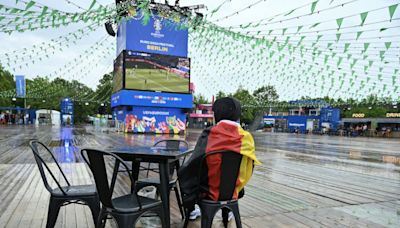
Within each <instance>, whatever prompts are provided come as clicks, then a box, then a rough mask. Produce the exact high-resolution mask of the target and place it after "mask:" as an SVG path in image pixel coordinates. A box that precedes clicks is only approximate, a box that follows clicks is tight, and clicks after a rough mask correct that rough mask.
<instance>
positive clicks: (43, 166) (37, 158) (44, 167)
mask: <svg viewBox="0 0 400 228" xmlns="http://www.w3.org/2000/svg"><path fill="white" fill-rule="evenodd" d="M39 146H40V147H42V148H44V151H46V152H48V154H50V157H51V158H52V161H54V163H55V164H56V165H57V167H58V169H59V171H60V173H61V174H62V176H63V178H64V180H65V182H66V183H67V185H68V186H71V184H70V183H69V181H68V179H67V177H66V176H65V174H64V172H63V171H62V169H61V167H60V165H59V164H58V162H57V160H56V158H55V157H54V155H53V153H52V152H51V150H50V149H49V148H48V147H47V146H46V145H44V144H43V143H42V142H40V141H38V140H31V141H30V142H29V147H30V148H31V149H32V152H33V155H34V157H35V161H36V164H37V166H38V168H39V172H40V175H41V176H42V180H43V183H44V186H45V187H46V189H47V190H48V191H49V192H50V193H52V192H53V189H52V188H51V186H50V184H49V182H48V181H47V176H46V173H45V170H47V171H48V172H49V174H50V176H51V178H52V179H53V181H54V182H55V183H56V184H57V187H58V188H59V189H60V190H61V192H62V193H63V194H64V195H67V193H66V192H65V191H64V190H63V189H62V187H61V184H60V182H59V181H58V180H57V178H56V177H55V175H54V173H53V172H52V171H51V169H50V168H49V166H48V165H47V164H46V162H45V161H44V159H43V158H42V156H40V153H39Z"/></svg>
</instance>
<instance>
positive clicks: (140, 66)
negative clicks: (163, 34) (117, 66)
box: [125, 51, 190, 93]
mask: <svg viewBox="0 0 400 228" xmlns="http://www.w3.org/2000/svg"><path fill="white" fill-rule="evenodd" d="M189 82H190V60H189V58H182V57H177V56H169V55H159V54H150V53H142V52H132V51H127V52H126V55H125V89H134V90H145V91H160V92H173V93H189Z"/></svg>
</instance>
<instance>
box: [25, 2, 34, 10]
mask: <svg viewBox="0 0 400 228" xmlns="http://www.w3.org/2000/svg"><path fill="white" fill-rule="evenodd" d="M34 5H35V2H34V1H30V2H28V4H26V6H25V11H27V10H28V9H30V8H31V7H32V6H34Z"/></svg>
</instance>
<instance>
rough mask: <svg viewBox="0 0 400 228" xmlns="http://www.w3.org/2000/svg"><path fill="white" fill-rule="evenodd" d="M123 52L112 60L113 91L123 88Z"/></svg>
mask: <svg viewBox="0 0 400 228" xmlns="http://www.w3.org/2000/svg"><path fill="white" fill-rule="evenodd" d="M123 60H124V58H123V54H120V55H119V56H118V58H117V59H115V60H114V72H113V92H114V93H115V92H118V91H120V90H121V89H122V88H123V84H122V82H123V79H122V78H123V72H124V68H123V63H124V62H123Z"/></svg>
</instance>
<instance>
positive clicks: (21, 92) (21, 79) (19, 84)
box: [15, 75, 26, 97]
mask: <svg viewBox="0 0 400 228" xmlns="http://www.w3.org/2000/svg"><path fill="white" fill-rule="evenodd" d="M15 87H16V92H17V97H25V95H26V85H25V76H24V75H15Z"/></svg>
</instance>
